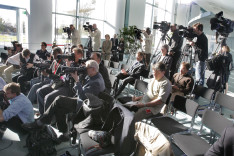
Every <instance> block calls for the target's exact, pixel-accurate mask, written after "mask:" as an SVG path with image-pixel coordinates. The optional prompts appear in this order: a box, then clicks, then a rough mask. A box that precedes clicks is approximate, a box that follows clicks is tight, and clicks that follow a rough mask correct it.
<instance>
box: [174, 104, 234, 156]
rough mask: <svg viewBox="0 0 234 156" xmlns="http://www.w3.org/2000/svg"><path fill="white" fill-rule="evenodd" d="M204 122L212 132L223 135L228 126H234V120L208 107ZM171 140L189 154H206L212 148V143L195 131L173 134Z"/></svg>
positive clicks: (191, 155)
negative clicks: (194, 132)
mask: <svg viewBox="0 0 234 156" xmlns="http://www.w3.org/2000/svg"><path fill="white" fill-rule="evenodd" d="M202 123H203V124H204V125H205V126H206V127H207V128H209V129H211V132H212V133H217V134H218V135H221V133H222V131H223V130H224V129H225V128H226V127H231V126H233V122H232V121H231V120H228V119H226V118H225V117H223V116H222V115H220V114H219V113H217V112H214V111H212V110H210V109H206V111H205V113H204V115H203V116H202ZM210 134H211V133H210ZM171 141H172V142H173V143H175V144H176V145H177V147H179V148H180V149H181V150H182V151H183V152H184V153H185V154H186V155H189V156H195V155H196V156H198V155H204V154H205V153H206V151H207V150H208V149H209V148H210V144H209V143H208V142H207V141H206V140H205V139H202V138H201V137H200V136H198V135H196V134H193V133H185V134H182V133H177V134H173V135H172V136H171Z"/></svg>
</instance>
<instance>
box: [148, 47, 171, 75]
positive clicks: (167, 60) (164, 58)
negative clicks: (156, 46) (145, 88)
mask: <svg viewBox="0 0 234 156" xmlns="http://www.w3.org/2000/svg"><path fill="white" fill-rule="evenodd" d="M168 49H169V46H168V45H167V44H164V45H162V47H161V54H159V55H158V56H157V57H156V58H155V59H154V60H153V64H155V63H158V62H162V63H164V64H165V66H166V71H165V76H166V78H168V79H169V76H170V75H169V71H170V69H171V64H172V60H173V59H172V57H171V56H169V55H168Z"/></svg>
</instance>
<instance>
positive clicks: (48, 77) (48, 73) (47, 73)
mask: <svg viewBox="0 0 234 156" xmlns="http://www.w3.org/2000/svg"><path fill="white" fill-rule="evenodd" d="M58 54H62V49H61V48H59V47H55V48H54V49H53V57H54V60H53V62H52V64H51V66H50V68H49V69H47V70H43V71H42V76H43V77H44V81H42V80H41V79H40V80H39V82H37V83H36V84H34V85H33V86H32V87H31V89H30V90H29V92H28V99H29V100H30V101H31V102H32V103H35V101H36V99H37V94H36V92H37V89H39V88H41V87H42V86H43V85H46V84H49V83H50V82H51V81H52V78H53V77H54V76H53V75H56V72H57V71H58V70H59V67H60V65H61V64H62V63H61V62H60V63H58V62H57V56H58Z"/></svg>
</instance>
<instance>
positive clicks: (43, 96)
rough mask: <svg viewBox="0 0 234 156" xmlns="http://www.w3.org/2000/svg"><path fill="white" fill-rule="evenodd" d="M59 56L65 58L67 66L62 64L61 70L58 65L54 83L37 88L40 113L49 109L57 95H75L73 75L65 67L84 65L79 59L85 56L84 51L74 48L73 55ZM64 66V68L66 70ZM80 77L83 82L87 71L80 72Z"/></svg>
mask: <svg viewBox="0 0 234 156" xmlns="http://www.w3.org/2000/svg"><path fill="white" fill-rule="evenodd" d="M57 58H58V59H62V60H65V61H66V66H60V69H59V70H58V68H57V66H55V68H56V69H55V71H56V72H55V73H56V75H57V76H56V77H57V78H56V77H55V78H56V79H53V83H52V84H47V85H44V86H42V87H41V88H39V89H38V90H37V102H38V104H39V112H40V114H43V113H44V112H45V111H46V110H47V108H48V107H49V106H50V105H51V103H52V102H53V101H54V99H55V98H56V97H57V96H59V95H64V96H74V95H75V93H74V91H73V90H72V88H73V86H74V79H73V78H72V77H71V73H70V72H65V69H66V67H80V66H82V61H79V60H80V59H82V58H83V52H82V50H81V49H78V48H74V49H73V53H72V55H58V56H57ZM58 63H60V62H58ZM62 68H64V70H63V69H62ZM57 70H58V71H57ZM79 77H80V82H81V83H83V81H84V77H85V73H82V74H79Z"/></svg>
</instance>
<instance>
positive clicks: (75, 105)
mask: <svg viewBox="0 0 234 156" xmlns="http://www.w3.org/2000/svg"><path fill="white" fill-rule="evenodd" d="M86 68H87V74H88V75H87V77H86V78H85V83H84V85H83V86H82V85H81V83H80V81H79V77H78V75H77V72H75V73H73V74H72V77H73V78H74V80H75V82H76V85H75V86H74V89H75V90H76V91H77V96H78V98H71V97H66V96H58V97H57V98H55V100H54V101H53V102H52V104H51V105H50V107H49V108H48V109H47V110H46V112H45V113H44V114H43V115H42V116H41V117H40V119H39V120H37V121H36V122H32V123H29V124H24V125H23V127H24V129H26V130H31V129H37V128H39V127H42V126H43V125H44V124H50V123H51V121H52V119H53V116H55V118H56V122H57V127H58V129H59V131H60V132H62V133H63V135H61V136H60V140H61V141H67V138H68V133H66V132H67V124H66V114H68V113H72V112H75V111H76V110H79V109H80V108H81V106H82V104H83V100H85V99H87V97H86V95H85V94H86V93H90V94H93V95H95V96H98V94H99V93H100V92H103V91H104V90H105V83H104V80H103V77H102V75H101V74H100V73H99V72H98V71H99V70H98V69H99V65H98V63H97V62H96V61H94V60H89V61H87V62H86Z"/></svg>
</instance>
